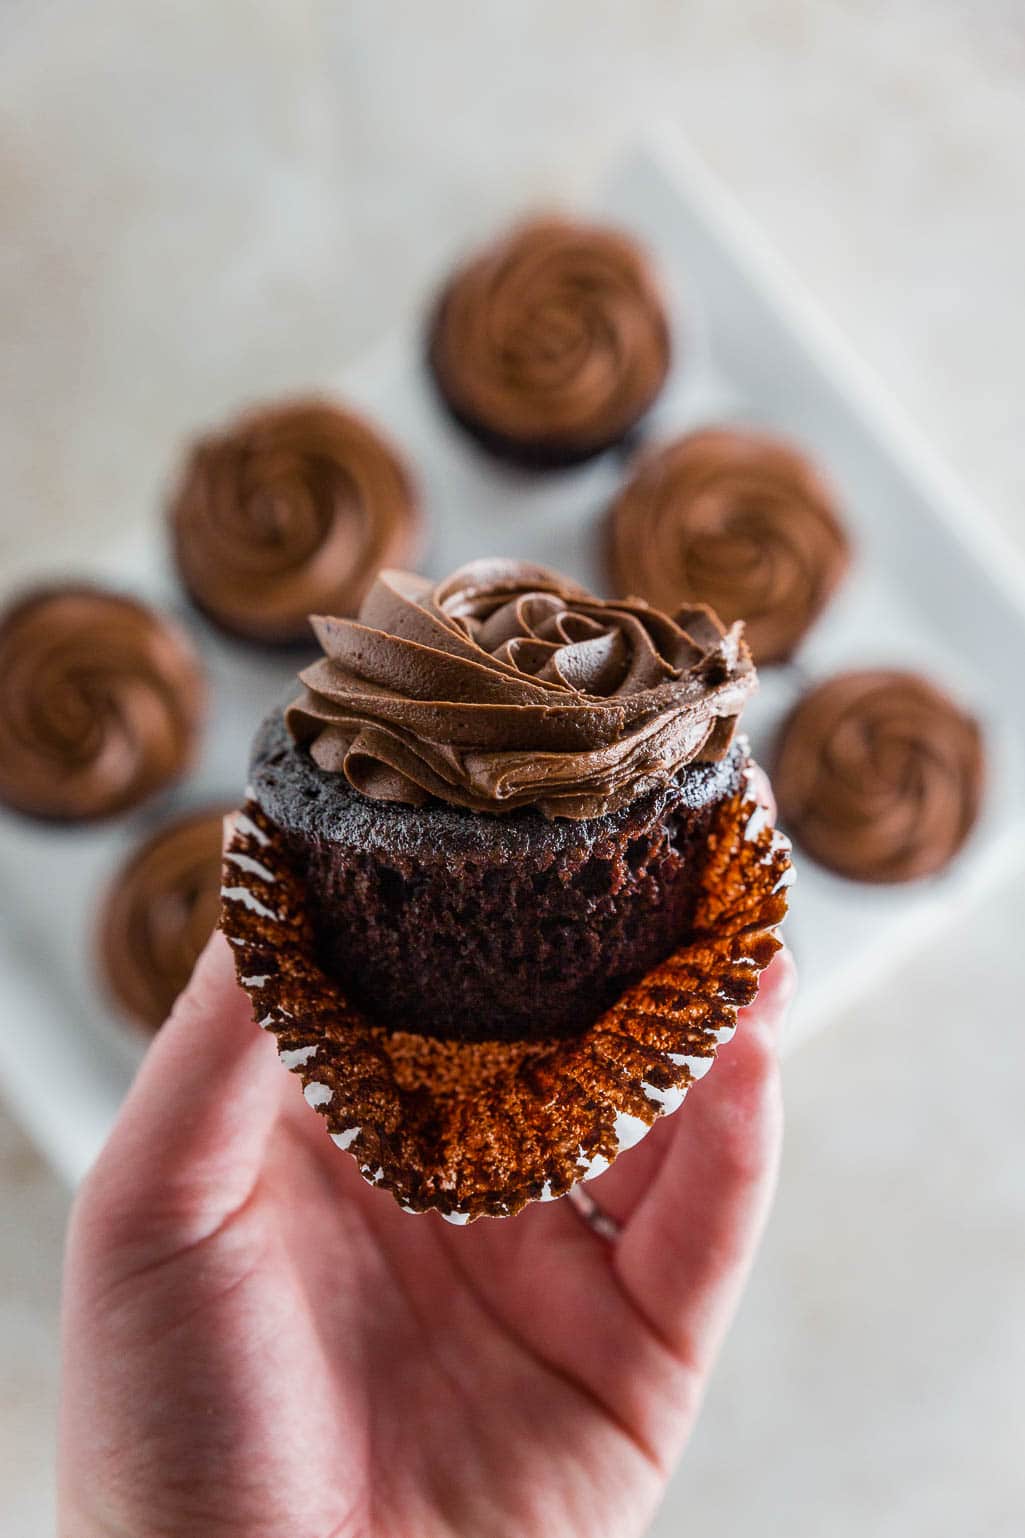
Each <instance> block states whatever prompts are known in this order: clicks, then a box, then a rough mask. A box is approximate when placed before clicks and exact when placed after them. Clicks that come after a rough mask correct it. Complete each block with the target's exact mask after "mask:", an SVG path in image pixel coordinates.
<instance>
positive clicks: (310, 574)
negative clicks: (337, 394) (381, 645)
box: [169, 399, 420, 644]
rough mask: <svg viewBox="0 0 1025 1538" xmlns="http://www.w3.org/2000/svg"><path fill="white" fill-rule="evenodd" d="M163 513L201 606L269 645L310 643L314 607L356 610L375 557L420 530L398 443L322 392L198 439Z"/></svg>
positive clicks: (396, 556) (403, 556)
mask: <svg viewBox="0 0 1025 1538" xmlns="http://www.w3.org/2000/svg"><path fill="white" fill-rule="evenodd" d="M169 517H170V524H171V532H172V537H173V542H174V552H175V558H176V560H177V564H178V570H179V572H180V574H181V578H182V581H183V582H184V584H185V586H186V588H187V589H188V591H189V593H190V595H191V597H192V599H193V601H194V602H195V604H196V605H197V607H198V608H200V609H202V610H203V612H204V613H205V614H206V615H208V616H209V618H210V619H212V620H213V621H214V622H215V623H216V624H218V625H220V626H221V627H222V628H223V629H225V630H228V631H231V632H232V633H233V634H235V635H239V636H242V637H244V638H245V639H247V640H252V641H260V642H267V643H272V644H294V643H301V642H308V643H310V644H312V641H313V636H312V632H311V630H310V627H309V623H308V621H307V615H309V614H311V613H323V612H327V613H331V614H354V613H355V612H356V610H357V609H358V608H359V605H360V602H361V601H362V599H363V596H364V594H365V593H366V591H367V589H368V588H369V586H370V584H371V582H372V581H373V579H374V576H375V575H376V573H377V571H378V569H379V568H380V567H381V566H385V565H390V564H392V563H394V562H399V561H400V562H408V561H411V560H412V559H413V558H414V557H415V554H416V550H417V544H418V536H419V529H420V514H419V510H418V502H417V495H416V491H415V487H414V484H413V480H412V477H411V474H410V472H409V470H408V468H407V466H406V465H405V463H404V462H403V459H402V457H401V455H400V454H399V452H398V450H397V449H396V448H394V447H393V445H392V444H390V443H389V442H388V441H387V440H386V439H385V438H384V437H383V436H382V435H381V433H379V432H378V431H377V429H376V428H374V427H372V426H371V425H370V423H369V422H367V421H365V420H364V419H363V418H362V417H360V416H357V415H356V414H355V413H354V412H351V411H346V410H343V409H342V408H341V407H340V406H336V405H334V404H333V403H331V402H330V401H327V400H318V399H311V400H296V401H288V402H284V403H282V404H280V405H276V406H268V407H264V408H260V409H257V410H253V411H250V412H248V413H247V414H245V415H244V416H241V417H239V418H238V419H237V420H236V421H234V422H232V423H230V424H229V425H228V426H227V427H225V428H224V429H222V431H220V432H218V433H212V434H210V435H208V436H206V437H204V438H201V439H200V440H199V441H198V442H197V443H196V444H195V446H194V447H193V449H192V451H191V453H190V455H189V458H188V461H187V463H186V465H185V468H184V472H183V474H182V476H181V478H180V480H179V483H178V486H177V488H176V490H175V492H174V495H173V497H172V500H171V505H170V510H169Z"/></svg>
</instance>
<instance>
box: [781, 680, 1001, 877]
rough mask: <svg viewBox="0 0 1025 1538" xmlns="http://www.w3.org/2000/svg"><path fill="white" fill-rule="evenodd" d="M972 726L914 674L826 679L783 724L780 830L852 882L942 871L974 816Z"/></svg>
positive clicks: (979, 761)
mask: <svg viewBox="0 0 1025 1538" xmlns="http://www.w3.org/2000/svg"><path fill="white" fill-rule="evenodd" d="M983 777H984V761H983V747H982V734H981V732H980V730H979V726H978V723H977V722H976V721H974V720H973V719H972V717H971V716H969V715H968V714H967V713H966V712H965V711H963V710H962V709H961V708H960V706H958V705H956V704H955V703H954V701H953V700H951V699H950V698H948V696H947V695H945V694H944V693H942V691H941V690H939V689H937V688H936V687H935V686H934V685H933V684H931V683H929V682H928V681H927V680H926V679H924V678H919V677H918V676H917V675H916V674H914V673H905V672H896V671H886V670H868V671H865V672H854V673H842V674H838V675H837V676H835V677H833V678H829V679H827V680H826V681H825V682H824V683H821V684H819V685H818V686H817V688H814V689H812V690H811V691H810V692H809V693H808V694H806V695H805V696H804V698H803V699H801V700H800V701H799V702H798V704H797V707H796V708H795V710H794V711H793V712H792V714H791V715H790V717H789V719H788V720H787V721H786V722H785V724H784V727H783V730H782V733H781V736H780V742H779V746H778V749H777V754H776V768H775V774H774V776H773V783H774V786H775V789H776V796H777V799H778V802H779V815H780V820H781V821H782V823H783V824H784V826H785V827H786V828H787V830H788V831H789V832H790V833H792V834H793V836H794V838H795V839H797V840H798V842H799V843H800V844H801V846H802V848H804V849H805V850H807V852H808V853H809V854H810V855H811V856H812V857H813V858H814V859H816V860H818V861H819V863H820V864H821V865H825V866H827V867H828V869H830V870H832V871H836V872H837V873H838V874H839V875H841V876H848V877H849V878H850V879H851V880H853V881H871V882H897V881H913V880H915V879H917V878H918V877H921V876H929V875H933V874H935V872H937V871H940V870H942V869H943V867H944V866H945V865H947V864H948V863H949V862H950V861H951V860H952V859H953V857H954V855H955V854H956V853H957V852H958V850H959V849H960V848H961V846H962V845H963V843H964V842H965V840H966V838H967V837H968V835H969V833H970V832H971V830H972V828H973V827H974V825H975V821H976V818H977V817H978V813H979V805H980V802H981V799H982V785H983Z"/></svg>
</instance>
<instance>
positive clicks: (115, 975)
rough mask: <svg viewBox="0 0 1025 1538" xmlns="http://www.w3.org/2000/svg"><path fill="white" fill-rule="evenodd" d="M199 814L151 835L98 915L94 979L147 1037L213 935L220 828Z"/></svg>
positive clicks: (219, 819) (218, 813) (220, 815)
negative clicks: (97, 977)
mask: <svg viewBox="0 0 1025 1538" xmlns="http://www.w3.org/2000/svg"><path fill="white" fill-rule="evenodd" d="M227 811H228V808H227V807H224V808H221V809H215V810H211V809H206V810H204V811H198V812H192V813H190V814H189V815H188V816H184V817H178V818H175V819H174V821H172V822H169V823H166V824H165V825H164V826H163V827H161V828H158V829H157V831H156V832H155V833H153V834H152V835H151V836H150V837H149V838H147V839H145V840H144V842H143V843H141V844H140V845H139V846H138V847H137V848H136V849H135V850H134V851H133V852H132V854H131V855H130V856H129V858H128V859H127V860H126V861H125V863H124V865H123V866H122V867H121V869H120V870H119V871H118V872H117V875H116V876H115V877H114V880H113V881H112V882H111V885H110V889H109V891H108V892H107V896H106V899H105V901H104V904H103V908H102V912H101V915H100V926H99V934H98V953H99V965H100V971H101V974H102V977H103V981H104V983H105V986H106V988H107V991H108V992H109V994H110V996H111V997H112V998H113V999H114V1000H115V1002H116V1003H117V1005H118V1006H119V1008H120V1009H121V1010H122V1012H123V1013H124V1014H125V1015H127V1016H128V1018H129V1019H131V1020H134V1021H135V1023H136V1024H137V1025H140V1026H142V1027H143V1028H144V1029H146V1030H151V1031H154V1030H156V1029H157V1027H158V1026H160V1025H162V1024H163V1022H164V1021H165V1020H166V1019H167V1016H168V1015H169V1014H170V1012H171V1005H172V1004H173V1003H174V1001H175V999H176V998H177V997H178V995H179V993H181V991H182V989H183V988H184V987H185V984H186V983H187V982H188V980H189V978H190V977H191V976H192V968H193V967H194V966H195V964H196V961H197V959H198V957H199V953H200V951H201V950H202V949H203V947H204V945H205V944H206V942H207V940H208V939H209V938H210V936H211V935H212V934H213V932H214V929H215V928H216V927H217V915H218V910H219V907H220V895H221V845H222V827H223V820H224V817H225V815H226V813H227Z"/></svg>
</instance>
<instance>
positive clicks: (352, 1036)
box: [221, 772, 792, 1223]
mask: <svg viewBox="0 0 1025 1538" xmlns="http://www.w3.org/2000/svg"><path fill="white" fill-rule="evenodd" d="M279 834H280V830H279V829H278V828H277V825H276V824H275V823H274V821H273V820H272V819H271V818H270V817H269V816H268V814H267V812H266V811H264V810H263V808H262V807H261V805H260V804H259V802H258V801H257V800H256V799H255V797H250V798H249V799H248V800H247V802H246V804H245V806H244V808H243V810H242V812H241V813H240V815H239V816H238V818H237V820H236V825H235V831H234V834H233V837H232V839H231V841H230V843H229V846H228V849H227V852H226V855H225V866H224V890H223V894H222V914H221V926H222V928H223V930H224V932H225V934H226V935H227V937H228V939H229V941H230V942H231V944H232V947H233V949H234V953H235V963H236V968H237V972H238V977H239V981H240V982H241V984H242V986H243V988H245V989H246V991H247V992H248V994H249V996H250V998H251V999H252V1001H253V1004H254V1011H255V1016H256V1019H257V1020H258V1022H259V1024H260V1025H261V1026H263V1027H264V1028H265V1029H266V1030H268V1031H270V1032H271V1033H272V1034H273V1035H274V1036H275V1037H276V1039H277V1046H278V1052H279V1055H280V1057H281V1060H282V1062H283V1063H284V1065H285V1066H286V1067H287V1068H289V1069H290V1070H291V1071H292V1072H294V1073H296V1074H298V1075H299V1076H300V1077H301V1079H302V1081H303V1092H304V1095H305V1098H306V1100H307V1102H308V1104H309V1105H310V1106H311V1107H312V1109H313V1110H314V1111H315V1112H316V1113H317V1114H318V1115H320V1116H321V1117H322V1118H323V1119H324V1122H325V1124H326V1130H327V1132H328V1134H329V1135H330V1137H331V1138H332V1140H333V1141H334V1142H335V1143H336V1144H337V1146H338V1147H339V1148H341V1149H345V1150H347V1151H348V1152H349V1153H350V1154H351V1155H352V1156H353V1158H354V1159H355V1160H356V1162H357V1165H358V1167H359V1169H360V1172H361V1174H362V1175H363V1176H364V1178H365V1179H366V1180H367V1181H369V1182H370V1183H371V1184H373V1185H376V1186H380V1187H382V1188H383V1189H386V1190H389V1191H390V1192H391V1193H392V1195H393V1196H394V1197H395V1199H396V1201H398V1202H399V1203H400V1205H402V1206H403V1207H405V1208H406V1209H408V1210H410V1211H413V1212H422V1211H426V1210H428V1209H432V1208H433V1209H436V1210H437V1211H439V1212H440V1213H441V1215H442V1216H443V1217H445V1218H446V1219H448V1220H449V1221H450V1222H454V1223H466V1222H469V1221H472V1220H473V1219H475V1218H478V1217H484V1216H489V1217H507V1216H511V1215H512V1214H514V1213H516V1212H518V1211H519V1210H520V1209H521V1208H522V1207H523V1206H525V1205H526V1203H528V1202H530V1201H548V1200H553V1199H555V1198H556V1197H559V1196H563V1195H564V1194H565V1193H566V1192H567V1191H568V1190H569V1189H570V1188H571V1187H572V1186H573V1185H574V1184H576V1183H577V1182H578V1181H580V1180H585V1179H590V1178H593V1177H594V1176H596V1175H599V1174H601V1173H602V1172H603V1171H604V1170H606V1169H607V1168H608V1167H609V1165H610V1164H611V1162H612V1161H613V1159H614V1158H615V1157H616V1155H617V1153H619V1152H620V1151H622V1149H624V1148H627V1147H630V1146H631V1145H632V1144H634V1143H636V1142H638V1141H639V1140H640V1138H641V1137H643V1136H644V1134H645V1133H646V1132H647V1131H648V1130H649V1129H650V1127H651V1126H652V1125H653V1123H654V1122H655V1120H656V1119H657V1118H658V1117H659V1116H662V1115H666V1114H668V1113H670V1112H672V1111H675V1110H676V1109H678V1107H679V1106H680V1105H681V1104H682V1101H683V1098H684V1096H685V1094H686V1092H687V1090H688V1088H689V1087H690V1085H691V1084H692V1083H693V1082H694V1081H695V1080H696V1079H698V1078H700V1077H702V1075H703V1074H704V1073H705V1072H706V1071H707V1070H708V1068H710V1067H711V1065H712V1063H713V1061H714V1059H715V1055H716V1052H717V1050H718V1047H719V1046H720V1045H722V1043H723V1042H725V1041H727V1040H729V1038H730V1037H731V1036H732V1035H733V1032H734V1030H735V1027H736V1020H737V1010H738V1008H740V1007H741V1006H743V1005H746V1004H749V1003H751V1001H752V1000H753V999H754V997H755V995H756V993H757V990H758V977H759V973H760V972H761V971H762V969H763V968H764V967H765V966H766V965H767V964H768V962H769V961H770V960H771V958H772V956H773V954H774V953H775V951H776V950H777V949H778V948H779V944H780V941H779V939H778V938H777V935H776V928H777V926H778V925H779V923H780V922H781V920H782V919H783V916H784V914H785V912H786V902H787V900H786V888H787V886H788V885H789V883H790V880H791V877H792V869H791V865H790V857H789V845H788V843H787V841H786V839H785V838H784V837H783V836H782V834H780V833H779V832H778V831H777V830H775V829H773V827H772V826H771V824H770V823H769V820H768V817H767V814H766V812H765V810H764V808H762V807H761V806H759V805H758V803H757V802H756V800H755V798H754V796H753V794H752V792H751V789H750V784H749V772H747V773H745V777H744V782H743V784H742V786H741V788H740V789H739V790H738V791H736V792H735V793H734V794H733V795H731V796H729V797H728V798H726V799H724V800H722V801H720V802H719V803H718V805H717V806H716V809H715V816H714V819H713V821H712V825H711V827H710V828H709V831H708V833H707V835H706V839H705V854H704V860H703V863H702V865H701V869H700V872H699V873H698V874H697V876H696V880H697V884H698V898H697V903H696V908H695V911H694V915H693V920H692V925H691V937H690V939H689V941H688V943H687V944H685V945H684V946H682V947H680V948H679V949H677V950H676V951H675V952H674V953H673V954H672V955H671V956H669V957H668V959H666V960H665V961H662V962H660V963H659V964H657V965H655V966H653V967H652V968H651V969H650V970H649V971H648V972H646V974H645V975H644V976H643V977H642V978H641V979H640V981H638V982H636V983H634V984H633V985H631V986H630V987H628V988H627V989H626V990H625V991H624V992H623V993H622V994H621V996H620V997H619V998H618V999H617V1000H616V1001H615V1002H614V1003H613V1004H612V1005H611V1006H610V1007H609V1008H607V1009H606V1010H604V1012H603V1013H602V1014H600V1015H599V1016H598V1017H597V1019H595V1020H594V1021H593V1022H591V1023H589V1024H586V1023H582V1024H581V1026H580V1029H579V1030H578V1031H577V1032H576V1033H575V1034H573V1035H565V1036H559V1037H552V1038H549V1039H538V1038H536V1037H535V1038H532V1039H529V1040H521V1041H459V1040H442V1039H439V1038H437V1037H433V1036H427V1035H423V1034H421V1033H420V1032H419V1031H418V1030H417V1029H416V1027H417V1022H416V1021H415V1020H410V1021H409V1022H408V1025H407V1027H406V1028H405V1029H396V1028H388V1027H386V1026H382V1025H380V1024H377V1023H375V1021H374V1020H373V1019H372V1018H371V1017H370V1015H369V1014H368V1013H365V1012H364V1011H363V1010H361V1009H359V1008H357V1007H356V1006H355V1005H353V1004H352V1003H350V1001H349V1000H348V999H347V998H346V997H345V996H344V994H343V993H342V991H341V990H340V988H339V986H338V984H337V983H336V982H335V981H334V980H333V979H332V978H330V977H329V976H327V975H326V974H325V972H324V971H323V969H322V967H321V965H320V964H319V961H318V959H317V957H318V945H317V937H316V935H315V932H314V925H313V919H312V914H311V912H310V908H311V906H312V905H311V904H310V903H309V902H308V900H307V888H306V880H305V872H304V869H303V868H302V866H301V864H300V862H299V861H298V860H297V859H296V857H295V855H294V854H293V853H291V852H290V850H289V848H288V846H287V842H286V841H285V840H284V839H282V838H281V837H280V836H279Z"/></svg>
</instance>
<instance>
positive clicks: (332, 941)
mask: <svg viewBox="0 0 1025 1538" xmlns="http://www.w3.org/2000/svg"><path fill="white" fill-rule="evenodd" d="M745 761H746V748H745V747H744V745H743V744H742V743H738V744H736V745H735V746H734V747H733V748H732V749H731V750H730V752H729V753H728V754H727V755H726V756H725V757H724V758H722V759H721V760H719V761H718V762H714V763H701V764H693V765H688V766H687V767H685V768H684V769H682V770H681V771H680V772H679V773H678V774H677V775H676V776H675V778H674V779H673V780H672V781H671V782H670V783H669V784H667V785H666V786H664V787H663V788H661V789H659V790H656V791H652V792H649V793H648V794H646V795H642V796H640V797H638V798H637V799H636V800H635V801H632V802H631V803H630V804H629V805H627V806H624V807H621V808H620V809H619V810H618V811H615V812H612V813H609V814H607V815H602V816H596V817H591V818H585V819H575V820H574V819H564V818H558V819H550V818H547V817H545V816H544V815H543V814H542V813H540V812H539V811H537V810H536V809H534V808H523V809H521V810H519V811H515V812H511V813H507V814H504V815H502V816H495V815H490V814H487V813H479V812H473V811H469V810H466V809H463V808H461V807H457V806H448V805H444V804H441V803H439V802H434V803H432V804H429V805H427V806H419V807H414V806H408V805H404V804H401V803H397V802H388V801H379V800H372V799H370V798H369V797H367V796H364V795H362V794H360V792H359V791H357V790H354V789H353V788H352V787H351V786H350V785H349V784H348V783H347V781H346V780H345V778H344V777H343V776H341V775H338V774H332V773H328V772H325V771H324V770H322V769H320V768H318V766H317V765H316V764H315V763H314V762H313V760H312V759H311V757H310V755H309V753H308V751H307V750H306V749H305V748H304V747H301V746H297V745H296V744H295V743H294V742H293V740H292V738H291V736H290V735H289V732H288V730H287V729H286V726H285V723H284V720H283V718H282V715H281V712H280V711H279V710H276V711H274V712H273V713H272V714H271V715H270V716H268V718H267V720H266V721H265V722H264V724H263V727H262V728H261V730H260V732H259V733H258V735H257V738H256V741H255V744H254V750H253V759H252V766H251V778H252V783H253V788H254V792H255V796H256V799H257V800H258V801H259V803H260V805H261V806H262V808H263V809H264V811H265V812H266V814H267V815H268V816H269V817H270V818H271V819H272V820H273V822H274V823H275V824H276V825H277V826H278V827H279V828H280V830H281V835H282V838H283V839H284V840H285V841H286V843H287V845H288V847H289V849H290V852H291V853H292V854H293V855H294V856H295V857H296V859H297V860H298V861H299V862H301V864H302V865H303V866H304V867H305V871H306V881H307V887H308V891H309V894H310V898H311V903H312V908H313V911H314V912H315V914H316V925H317V936H318V943H319V947H320V952H321V963H322V965H323V966H324V967H325V970H327V971H328V972H330V973H331V974H332V975H334V976H335V977H337V979H338V981H339V983H340V984H341V985H342V987H343V988H344V989H345V991H346V993H347V994H348V995H349V996H350V997H351V998H352V999H353V1001H354V1002H356V1003H357V1004H359V1005H360V1006H361V1007H362V1008H364V1009H365V1010H366V1011H367V1013H368V1014H369V1015H370V1016H371V1017H372V1018H373V1019H374V1020H375V1021H377V1022H379V1023H380V1024H381V1025H385V1026H388V1027H391V1028H394V1029H406V1030H415V1031H420V1032H422V1033H424V1034H429V1035H434V1036H438V1037H443V1038H454V1039H461V1040H523V1039H531V1038H535V1039H540V1038H545V1037H552V1036H557V1035H569V1034H572V1033H574V1032H576V1031H579V1030H582V1029H584V1028H586V1027H587V1026H588V1025H589V1024H590V1023H591V1022H593V1021H594V1020H595V1019H596V1018H597V1017H598V1015H599V1014H601V1012H602V1011H603V1010H604V1009H606V1008H607V1007H608V1006H609V1005H610V1004H612V1003H613V1002H614V1000H615V999H616V998H617V997H618V996H619V995H620V994H621V993H622V992H623V990H624V988H626V987H627V986H629V984H631V983H632V982H633V981H634V980H635V979H637V978H639V977H640V976H642V975H643V974H644V973H645V972H646V971H648V970H649V969H650V968H651V967H652V966H654V965H655V964H657V963H658V962H659V961H661V960H663V959H664V958H665V957H666V956H667V955H668V954H669V953H670V952H671V951H672V950H673V949H674V948H676V947H678V946H679V945H681V944H683V943H684V942H685V941H686V940H687V938H688V935H689V926H690V922H691V919H692V916H693V911H694V903H695V901H696V895H697V890H698V884H697V881H696V871H697V870H698V869H700V866H701V864H702V862H703V859H704V855H705V852H706V842H707V835H708V832H709V828H710V825H711V822H712V818H713V816H714V812H715V809H716V807H717V806H718V805H719V804H720V803H721V802H722V801H723V800H724V799H725V798H727V797H729V796H731V795H733V794H734V793H735V792H736V791H737V789H738V788H739V786H740V783H741V778H742V774H743V768H744V763H745Z"/></svg>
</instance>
